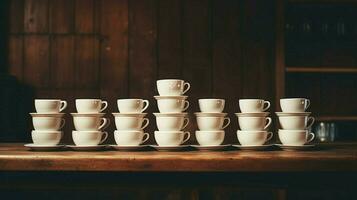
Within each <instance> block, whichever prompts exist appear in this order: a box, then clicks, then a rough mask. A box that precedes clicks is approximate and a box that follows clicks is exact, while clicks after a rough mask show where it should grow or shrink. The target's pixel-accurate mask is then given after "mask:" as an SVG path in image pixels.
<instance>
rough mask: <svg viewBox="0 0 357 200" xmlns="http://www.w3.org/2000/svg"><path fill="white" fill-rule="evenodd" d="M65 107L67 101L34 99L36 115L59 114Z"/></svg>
mask: <svg viewBox="0 0 357 200" xmlns="http://www.w3.org/2000/svg"><path fill="white" fill-rule="evenodd" d="M66 107H67V101H62V100H60V99H35V109H36V112H37V113H59V112H61V111H63V110H64V109H65V108H66Z"/></svg>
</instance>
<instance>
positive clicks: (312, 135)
mask: <svg viewBox="0 0 357 200" xmlns="http://www.w3.org/2000/svg"><path fill="white" fill-rule="evenodd" d="M309 137H310V139H308V140H307V142H306V143H310V142H311V141H312V140H314V139H315V134H314V133H309Z"/></svg>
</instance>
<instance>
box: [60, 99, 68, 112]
mask: <svg viewBox="0 0 357 200" xmlns="http://www.w3.org/2000/svg"><path fill="white" fill-rule="evenodd" d="M66 108H67V101H61V107H60V110H59V111H60V112H62V110H64V109H66Z"/></svg>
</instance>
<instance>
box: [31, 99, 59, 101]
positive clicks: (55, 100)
mask: <svg viewBox="0 0 357 200" xmlns="http://www.w3.org/2000/svg"><path fill="white" fill-rule="evenodd" d="M36 101H62V100H61V99H35V102H36Z"/></svg>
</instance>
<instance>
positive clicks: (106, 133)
mask: <svg viewBox="0 0 357 200" xmlns="http://www.w3.org/2000/svg"><path fill="white" fill-rule="evenodd" d="M103 135H104V137H103ZM103 135H102V137H103V138H102V139H101V140H100V142H99V144H102V143H103V142H104V141H105V140H106V139H107V138H108V132H106V131H104V132H103Z"/></svg>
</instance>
